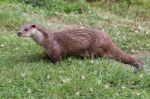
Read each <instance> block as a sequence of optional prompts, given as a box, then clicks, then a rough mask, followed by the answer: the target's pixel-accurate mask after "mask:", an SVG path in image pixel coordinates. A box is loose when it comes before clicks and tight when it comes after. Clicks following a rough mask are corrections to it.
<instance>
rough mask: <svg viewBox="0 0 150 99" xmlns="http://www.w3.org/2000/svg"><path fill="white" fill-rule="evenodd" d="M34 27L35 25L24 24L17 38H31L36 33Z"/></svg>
mask: <svg viewBox="0 0 150 99" xmlns="http://www.w3.org/2000/svg"><path fill="white" fill-rule="evenodd" d="M36 27H37V26H36V25H35V24H25V25H23V26H22V27H21V29H20V30H19V32H18V33H17V35H18V36H19V37H32V36H34V35H35V34H36V33H37V32H38V30H37V28H36Z"/></svg>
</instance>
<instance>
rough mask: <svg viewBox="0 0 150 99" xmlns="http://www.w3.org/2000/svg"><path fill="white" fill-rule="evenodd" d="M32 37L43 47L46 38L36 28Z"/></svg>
mask: <svg viewBox="0 0 150 99" xmlns="http://www.w3.org/2000/svg"><path fill="white" fill-rule="evenodd" d="M31 37H32V39H33V40H34V41H35V42H36V43H37V44H39V45H41V46H42V44H43V42H44V36H43V34H42V33H41V32H40V31H39V30H37V29H36V28H35V29H32V35H31Z"/></svg>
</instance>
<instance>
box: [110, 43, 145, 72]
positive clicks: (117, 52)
mask: <svg viewBox="0 0 150 99" xmlns="http://www.w3.org/2000/svg"><path fill="white" fill-rule="evenodd" d="M110 53H111V55H112V57H111V58H113V59H115V60H117V61H120V62H123V63H124V64H130V65H132V66H134V67H136V68H137V69H138V70H142V69H143V65H144V64H143V63H142V62H141V61H140V60H138V59H136V58H134V57H132V56H130V55H128V54H126V53H125V52H123V51H122V50H121V49H119V48H117V47H116V46H115V47H113V48H112V49H111V51H110Z"/></svg>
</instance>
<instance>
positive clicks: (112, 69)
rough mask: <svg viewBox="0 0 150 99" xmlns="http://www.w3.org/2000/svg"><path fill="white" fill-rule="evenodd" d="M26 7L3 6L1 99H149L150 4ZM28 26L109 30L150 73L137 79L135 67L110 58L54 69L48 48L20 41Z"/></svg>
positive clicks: (18, 1)
mask: <svg viewBox="0 0 150 99" xmlns="http://www.w3.org/2000/svg"><path fill="white" fill-rule="evenodd" d="M23 1H25V2H22V0H14V1H13V0H0V99H149V97H150V19H149V18H150V11H149V9H148V8H149V7H150V6H149V5H148V3H147V2H149V1H148V0H143V2H138V3H136V2H105V3H104V2H101V1H100V0H97V2H86V1H85V0H78V1H77V2H76V1H74V0H72V1H71V2H70V1H69V0H68V1H67V0H56V1H54V0H43V2H42V1H40V0H37V2H31V1H34V0H23ZM47 1H49V2H50V3H48V2H47ZM87 1H91V0H87ZM95 1H96V0H95ZM106 1H109V0H106ZM110 1H111V0H110ZM112 1H113V0H112ZM114 1H115V0H114ZM125 1H132V0H125ZM46 3H47V5H46ZM110 3H113V4H110ZM26 22H33V23H38V24H41V25H43V26H46V27H48V28H51V29H54V30H56V31H60V30H63V29H69V28H81V27H82V28H83V27H85V28H92V29H99V30H104V31H106V32H107V33H108V34H109V35H110V36H111V37H112V39H113V41H114V42H115V43H116V44H117V46H118V47H119V48H121V49H122V50H123V51H125V52H126V53H129V54H131V55H133V56H134V57H137V58H139V59H140V60H142V61H143V62H144V64H145V65H144V71H141V72H138V73H134V70H133V67H132V66H130V65H125V64H122V63H120V62H117V61H115V60H112V59H104V58H95V59H84V60H81V59H78V58H75V57H68V58H66V59H63V60H62V61H60V62H59V63H57V64H55V65H54V64H52V63H51V62H50V61H45V60H43V59H42V58H43V48H41V47H40V46H38V45H37V44H36V43H35V42H33V40H31V39H30V38H19V37H17V35H16V33H17V31H18V29H19V28H20V26H21V25H23V24H24V23H26Z"/></svg>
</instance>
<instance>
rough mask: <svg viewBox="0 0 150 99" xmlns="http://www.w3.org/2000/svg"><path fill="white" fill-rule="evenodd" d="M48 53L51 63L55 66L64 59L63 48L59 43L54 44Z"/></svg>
mask: <svg viewBox="0 0 150 99" xmlns="http://www.w3.org/2000/svg"><path fill="white" fill-rule="evenodd" d="M46 52H47V55H48V57H49V58H50V60H51V62H52V63H54V64H55V63H57V62H58V61H60V60H61V59H62V51H61V47H60V46H59V44H58V43H57V42H53V44H52V45H51V46H50V47H48V49H47V51H46Z"/></svg>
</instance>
